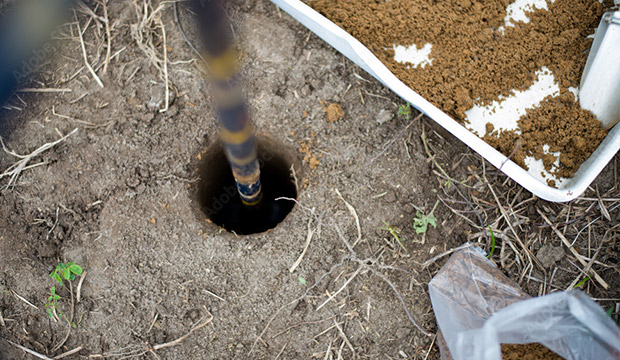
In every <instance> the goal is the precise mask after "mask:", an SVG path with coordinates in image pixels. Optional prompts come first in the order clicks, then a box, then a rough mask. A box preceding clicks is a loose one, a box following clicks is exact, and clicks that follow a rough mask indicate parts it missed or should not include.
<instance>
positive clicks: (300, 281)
mask: <svg viewBox="0 0 620 360" xmlns="http://www.w3.org/2000/svg"><path fill="white" fill-rule="evenodd" d="M299 283H300V284H302V285H306V279H304V278H303V277H301V276H300V277H299Z"/></svg>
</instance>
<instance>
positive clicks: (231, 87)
mask: <svg viewBox="0 0 620 360" xmlns="http://www.w3.org/2000/svg"><path fill="white" fill-rule="evenodd" d="M222 5H223V4H222V2H221V1H219V0H193V6H194V10H195V11H196V13H197V14H198V26H199V30H200V36H201V40H202V42H203V47H204V51H205V54H204V55H205V56H204V58H205V60H206V62H207V66H208V67H209V70H210V73H211V77H212V78H213V88H214V100H215V105H216V108H217V113H218V117H219V121H220V138H221V139H222V143H223V144H224V150H225V152H226V157H227V158H228V161H229V163H230V166H231V169H232V172H233V175H234V177H235V181H236V183H237V190H238V191H239V195H240V196H241V200H242V201H243V203H244V204H246V205H256V204H258V203H259V202H260V200H261V196H262V193H261V184H260V168H259V164H258V159H257V150H256V139H255V137H254V126H253V124H252V121H251V120H250V118H249V116H248V111H247V107H246V103H245V101H244V98H243V95H242V89H241V76H240V74H239V63H238V58H239V53H238V51H237V49H236V47H235V46H234V42H233V39H232V37H233V36H232V31H231V27H230V23H229V22H228V18H227V16H226V13H225V10H224V8H223V6H222Z"/></svg>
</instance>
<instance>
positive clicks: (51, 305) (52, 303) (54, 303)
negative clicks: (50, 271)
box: [45, 286, 63, 319]
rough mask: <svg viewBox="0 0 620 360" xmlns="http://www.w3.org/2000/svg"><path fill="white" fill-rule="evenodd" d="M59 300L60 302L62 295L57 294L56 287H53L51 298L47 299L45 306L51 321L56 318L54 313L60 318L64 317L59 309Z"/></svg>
mask: <svg viewBox="0 0 620 360" xmlns="http://www.w3.org/2000/svg"><path fill="white" fill-rule="evenodd" d="M58 300H60V295H58V294H56V286H52V287H51V288H50V296H48V298H47V304H45V311H47V316H49V317H50V319H53V318H54V312H57V313H58V316H60V317H62V316H63V313H62V311H60V308H59V307H58Z"/></svg>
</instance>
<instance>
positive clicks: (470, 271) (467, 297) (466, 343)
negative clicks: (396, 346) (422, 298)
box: [429, 248, 620, 360]
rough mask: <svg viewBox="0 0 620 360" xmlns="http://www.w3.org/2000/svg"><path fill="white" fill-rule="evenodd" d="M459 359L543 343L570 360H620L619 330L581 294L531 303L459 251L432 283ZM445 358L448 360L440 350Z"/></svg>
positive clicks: (484, 359) (472, 251)
mask: <svg viewBox="0 0 620 360" xmlns="http://www.w3.org/2000/svg"><path fill="white" fill-rule="evenodd" d="M429 292H430V296H431V302H432V304H433V310H434V312H435V316H436V318H437V324H438V325H439V330H440V331H441V332H442V334H443V337H444V338H445V341H446V344H447V347H448V349H449V352H450V353H451V355H452V357H453V358H454V359H455V360H469V359H475V360H500V359H501V344H503V343H505V344H527V343H541V344H543V345H545V346H546V347H548V348H549V349H551V350H553V351H554V352H556V353H557V354H558V355H560V356H562V357H564V358H566V359H569V360H582V359H596V360H604V359H620V330H619V329H618V326H617V325H616V324H614V322H613V321H612V320H611V318H610V317H609V316H607V315H606V314H605V312H604V311H603V309H601V308H600V306H598V305H597V304H596V303H595V302H594V301H592V300H591V299H590V298H589V297H588V296H587V295H585V294H584V293H582V292H581V291H578V290H572V291H568V292H557V293H552V294H549V295H546V296H541V297H536V298H530V296H529V295H527V294H526V293H524V292H523V291H521V290H520V289H519V287H518V286H517V285H516V284H515V283H514V282H513V281H511V280H510V279H508V278H507V277H506V276H505V275H504V274H503V273H502V272H501V271H499V270H498V269H497V268H496V267H495V265H493V263H491V262H490V261H489V260H488V259H486V258H485V257H484V255H483V254H482V251H481V250H479V249H476V248H466V249H463V250H461V251H458V252H456V253H455V254H454V255H452V257H451V258H450V259H449V260H448V262H446V264H445V265H444V267H443V268H442V269H441V270H440V271H439V273H438V274H437V275H436V276H435V277H434V278H433V279H432V280H431V282H430V283H429ZM440 350H441V356H442V359H444V360H446V359H449V358H450V357H449V355H448V353H447V351H446V349H441V347H440Z"/></svg>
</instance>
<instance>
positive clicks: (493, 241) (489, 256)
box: [487, 226, 495, 259]
mask: <svg viewBox="0 0 620 360" xmlns="http://www.w3.org/2000/svg"><path fill="white" fill-rule="evenodd" d="M489 232H490V233H491V252H489V255H487V259H490V258H491V256H493V252H494V251H495V235H493V229H491V226H489Z"/></svg>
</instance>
